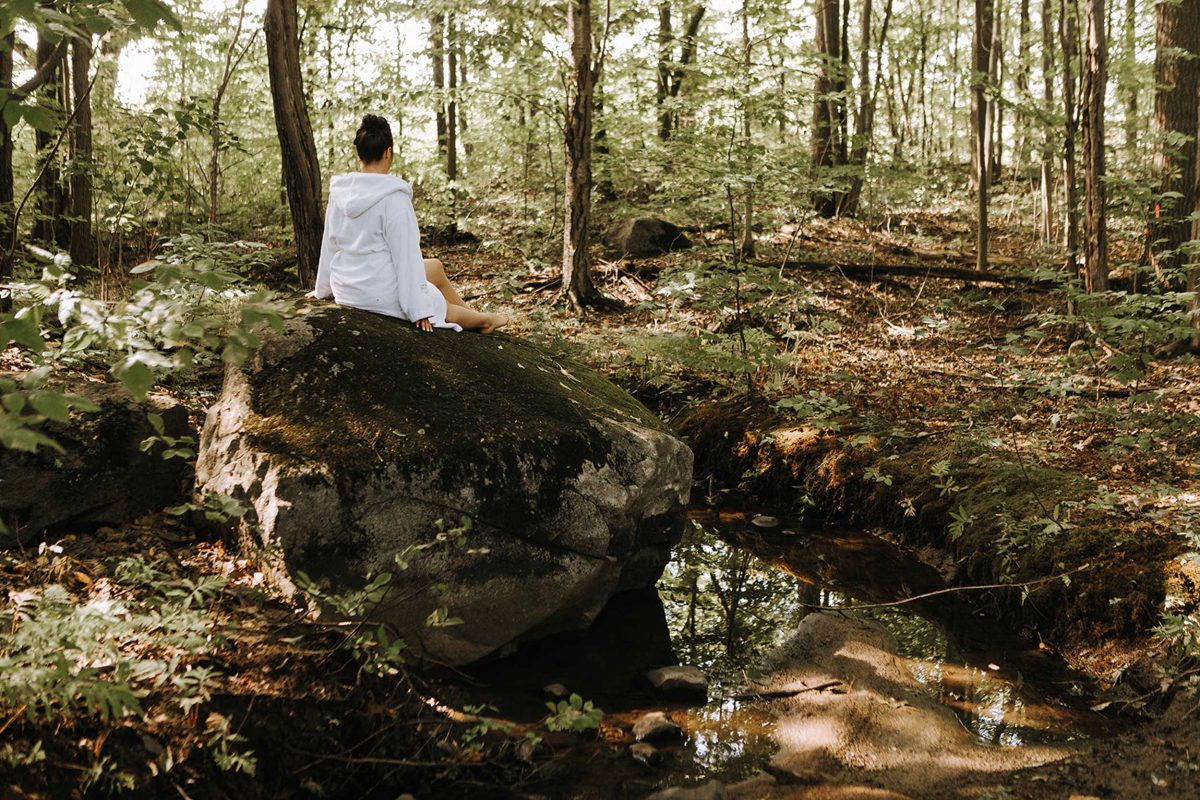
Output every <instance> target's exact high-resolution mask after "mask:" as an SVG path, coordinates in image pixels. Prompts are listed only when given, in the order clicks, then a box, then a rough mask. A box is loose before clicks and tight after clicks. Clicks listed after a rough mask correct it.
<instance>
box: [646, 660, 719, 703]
mask: <svg viewBox="0 0 1200 800" xmlns="http://www.w3.org/2000/svg"><path fill="white" fill-rule="evenodd" d="M646 680H648V681H650V686H652V687H653V688H654V691H655V692H656V693H657V694H659V695H661V696H663V697H671V698H678V699H683V700H692V699H696V700H701V701H703V700H707V699H708V678H706V677H705V675H704V673H703V672H702V671H701V670H700V669H699V668H698V667H691V666H679V667H658V668H657V669H652V670H650V671H649V672H647V673H646Z"/></svg>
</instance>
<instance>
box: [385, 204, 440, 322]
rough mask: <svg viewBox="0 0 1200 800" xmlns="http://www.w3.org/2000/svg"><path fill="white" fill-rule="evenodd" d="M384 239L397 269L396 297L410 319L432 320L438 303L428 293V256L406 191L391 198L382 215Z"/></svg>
mask: <svg viewBox="0 0 1200 800" xmlns="http://www.w3.org/2000/svg"><path fill="white" fill-rule="evenodd" d="M383 238H384V240H385V241H386V242H387V246H388V250H389V251H390V252H391V256H392V264H393V265H394V266H395V268H396V299H397V300H399V301H400V311H401V312H402V313H403V314H404V318H405V319H407V320H409V321H410V322H418V321H420V320H423V319H429V318H430V317H432V316H433V315H434V314H435V313H437V311H438V306H437V304H436V303H435V302H434V300H433V298H432V297H430V295H429V282H428V281H427V280H425V259H423V258H422V257H421V231H420V229H418V227H417V213H416V211H414V210H413V205H412V200H411V199H409V197H408V195H407V194H405V193H403V192H396V193H395V194H393V195H390V196H389V197H388V204H387V207H386V208H385V210H384V216H383Z"/></svg>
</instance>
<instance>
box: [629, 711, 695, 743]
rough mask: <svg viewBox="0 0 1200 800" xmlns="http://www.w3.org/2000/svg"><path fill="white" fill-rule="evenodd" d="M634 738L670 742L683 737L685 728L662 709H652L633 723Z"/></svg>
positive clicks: (645, 740) (642, 740) (640, 740)
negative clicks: (669, 717)
mask: <svg viewBox="0 0 1200 800" xmlns="http://www.w3.org/2000/svg"><path fill="white" fill-rule="evenodd" d="M633 738H634V739H636V740H637V741H639V742H670V741H677V740H679V739H681V738H683V729H682V728H680V727H679V726H678V725H676V724H675V723H674V722H672V721H671V720H670V719H668V718H667V715H666V714H664V713H663V712H661V711H651V712H650V713H648V714H645V715H643V716H642V718H641V719H639V720H638V721H637V722H635V723H634V725H633Z"/></svg>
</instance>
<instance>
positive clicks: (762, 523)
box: [750, 514, 779, 528]
mask: <svg viewBox="0 0 1200 800" xmlns="http://www.w3.org/2000/svg"><path fill="white" fill-rule="evenodd" d="M750 524H751V525H753V526H754V527H756V528H778V527H779V517H770V516H767V515H766V514H758V515H756V516H755V517H754V518H753V519H751V520H750Z"/></svg>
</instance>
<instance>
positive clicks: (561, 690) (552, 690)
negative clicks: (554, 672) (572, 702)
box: [542, 683, 571, 700]
mask: <svg viewBox="0 0 1200 800" xmlns="http://www.w3.org/2000/svg"><path fill="white" fill-rule="evenodd" d="M542 691H543V692H545V693H546V694H547V696H549V697H553V698H554V699H555V700H566V699H567V698H568V697H570V696H571V690H570V689H568V688H567V687H566V686H563V685H562V684H561V683H552V684H550V685H548V686H543V687H542Z"/></svg>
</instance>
